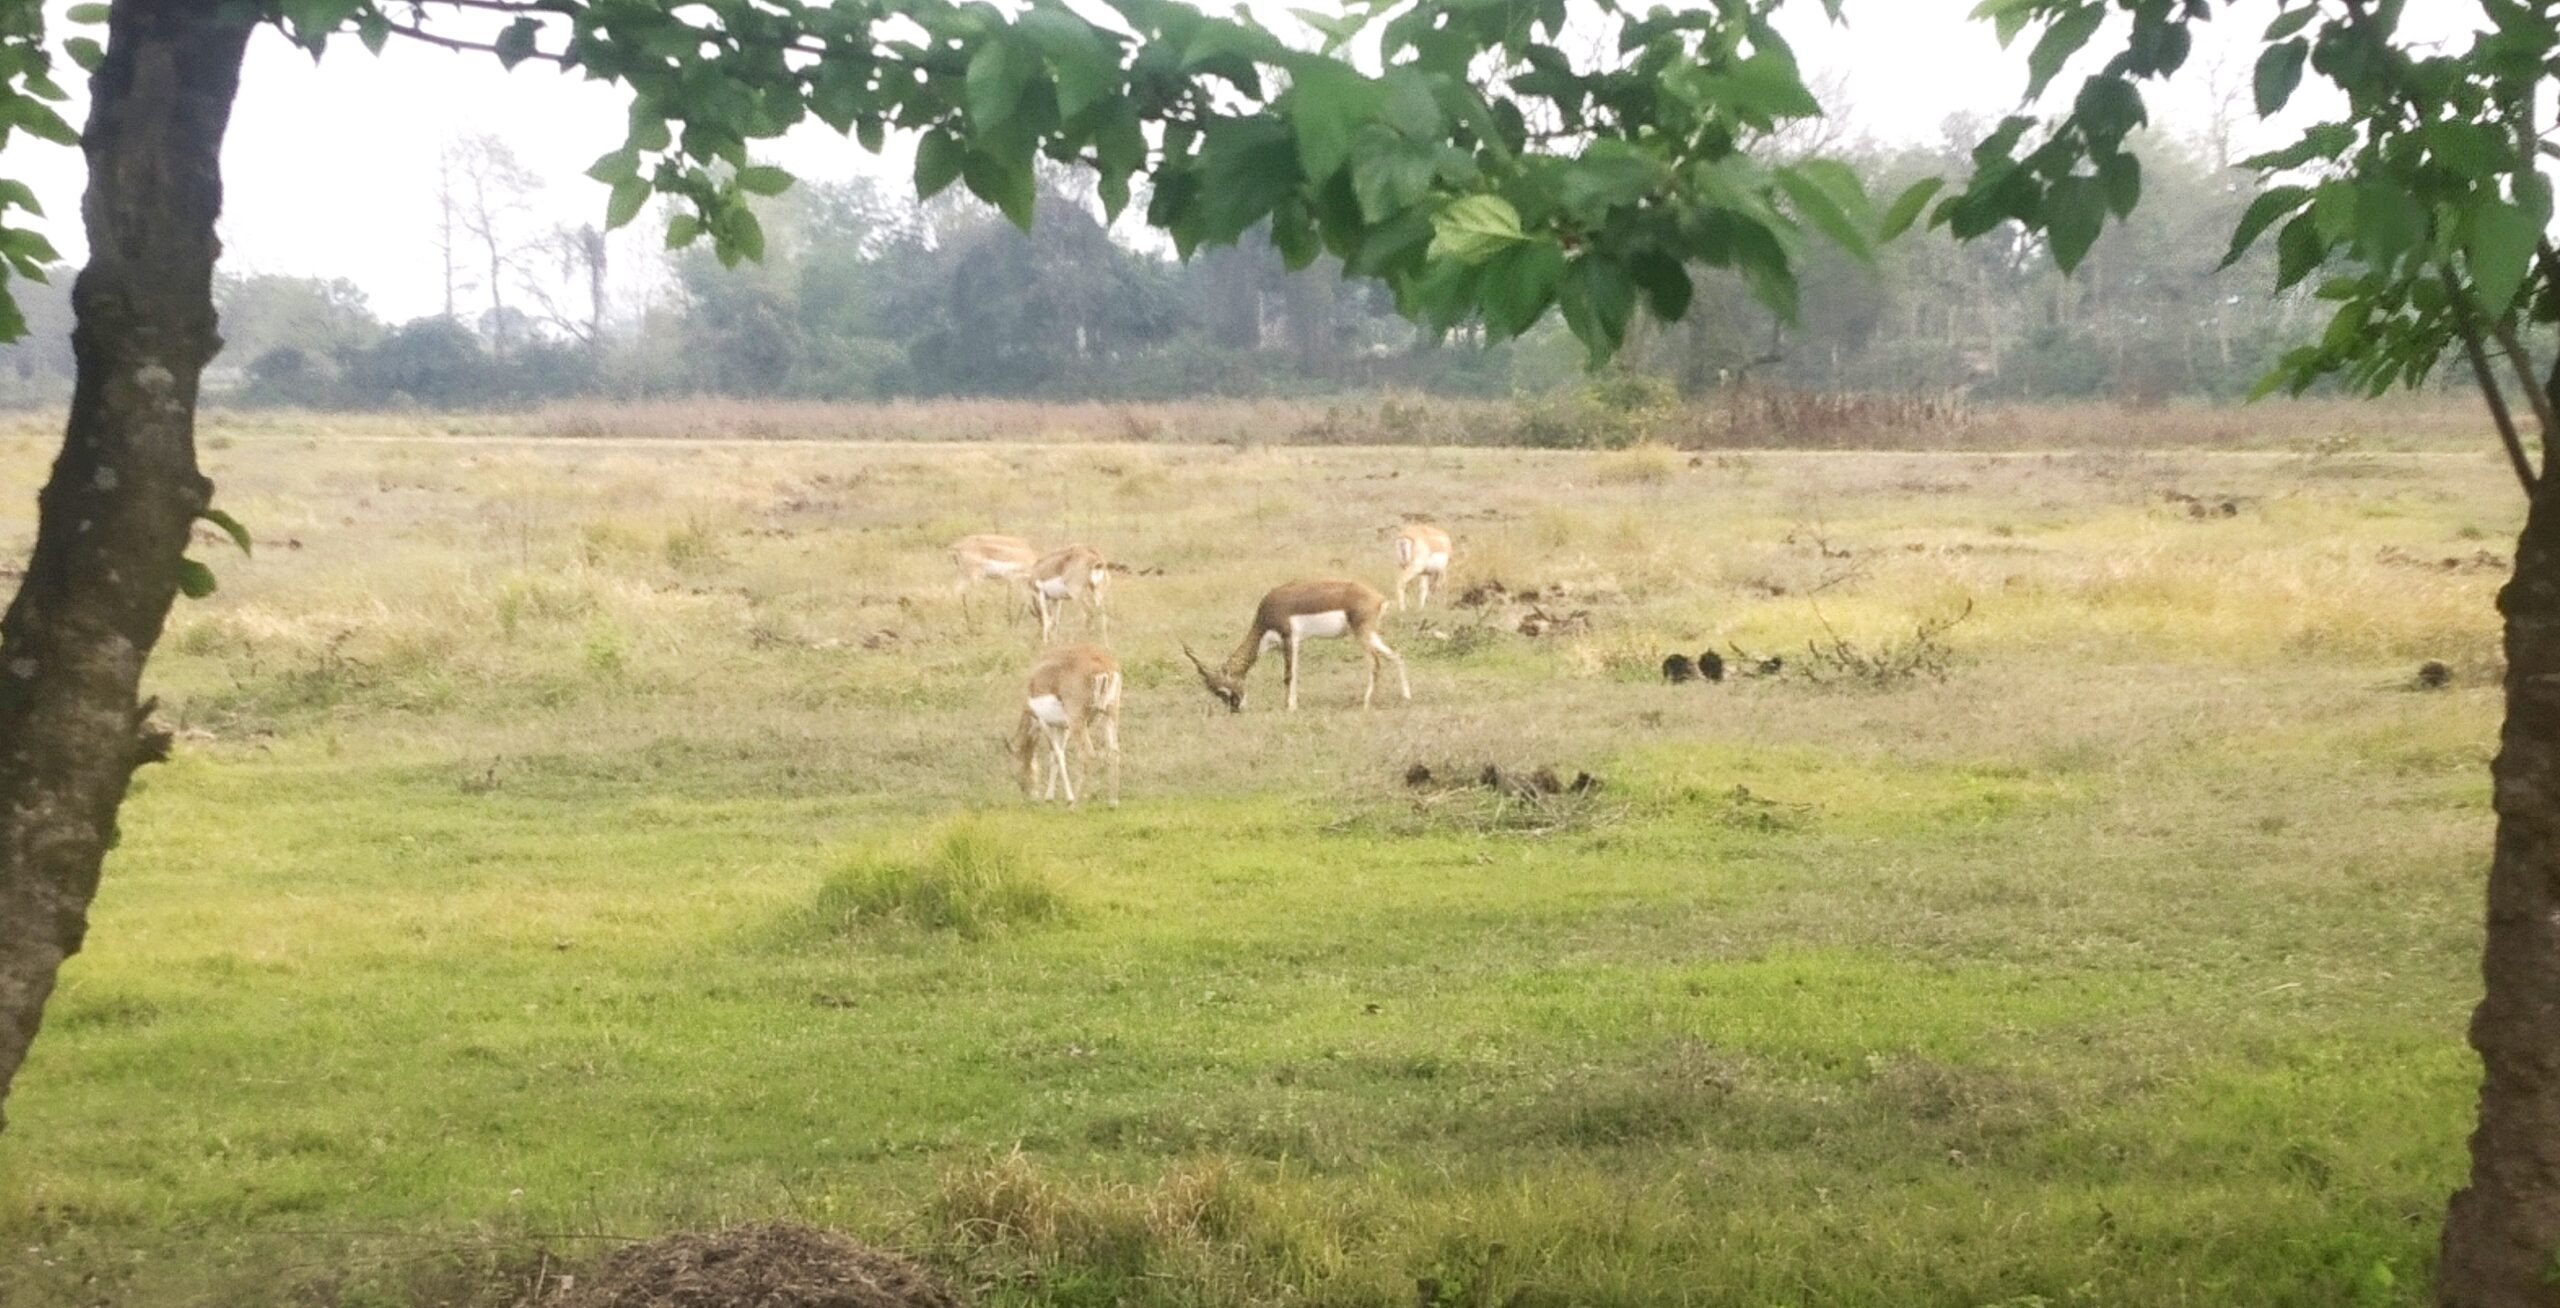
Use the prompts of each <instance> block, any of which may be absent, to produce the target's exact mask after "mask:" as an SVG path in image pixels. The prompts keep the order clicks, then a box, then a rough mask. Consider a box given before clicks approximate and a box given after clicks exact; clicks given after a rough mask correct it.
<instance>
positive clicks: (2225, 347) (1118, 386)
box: [0, 123, 2317, 409]
mask: <svg viewBox="0 0 2560 1308" xmlns="http://www.w3.org/2000/svg"><path fill="white" fill-rule="evenodd" d="M1975 135H1978V132H1976V131H1975V130H1974V128H1972V127H1971V126H1968V125H1967V124H1963V123H1950V124H1949V125H1948V130H1947V138H1948V139H1949V140H1950V141H1956V140H1969V139H1972V138H1973V137H1974V136H1975ZM1821 148H1822V149H1823V150H1824V152H1826V153H1829V154H1833V155H1835V156H1841V155H1846V156H1847V157H1850V158H1852V159H1853V160H1855V161H1857V162H1858V164H1859V165H1860V166H1861V167H1862V168H1863V170H1864V171H1865V172H1866V173H1867V175H1868V178H1869V181H1870V183H1871V189H1873V190H1875V191H1877V192H1878V193H1884V192H1885V191H1887V189H1888V188H1891V187H1894V186H1896V185H1898V184H1899V183H1902V182H1905V181H1908V180H1909V179H1911V178H1914V177H1917V176H1920V175H1923V174H1925V173H1927V172H1930V171H1939V172H1953V173H1960V172H1962V171H1963V169H1964V166H1965V164H1966V162H1967V161H1966V160H1965V159H1964V158H1963V157H1962V155H1961V154H1960V153H1959V152H1957V151H1956V150H1955V149H1954V148H1953V147H1952V146H1950V147H1948V148H1947V149H1945V150H1943V151H1929V150H1900V151H1886V150H1881V149H1867V150H1864V151H1859V150H1857V149H1855V148H1845V149H1844V147H1843V146H1842V145H1841V144H1840V143H1838V142H1824V143H1821ZM2227 155H2228V152H2227V150H2226V149H2224V148H2221V147H2220V146H2219V145H2218V144H2217V143H2215V142H2213V141H2211V140H2205V141H2192V140H2175V139H2170V138H2167V137H2157V136H2155V137H2153V138H2151V139H2150V140H2149V141H2148V142H2147V143H2146V144H2145V146H2144V148H2143V150H2142V157H2143V163H2144V177H2145V186H2144V200H2143V205H2142V208H2141V210H2140V211H2139V212H2138V213H2137V214H2136V216H2135V217H2134V219H2133V220H2132V221H2131V222H2129V223H2127V224H2125V225H2122V226H2110V227H2109V229H2108V230H2107V233H2106V236H2105V238H2104V239H2103V240H2101V241H2100V243H2099V245H2098V247H2097V249H2096V251H2095V253H2094V254H2093V255H2092V256H2091V258H2090V259H2089V260H2088V261H2087V262H2086V263H2085V264H2084V265H2083V266H2082V267H2081V268H2080V269H2079V271H2078V272H2077V273H2076V274H2075V275H2073V276H2070V277H2064V276H2063V275H2062V274H2060V273H2059V272H2058V271H2056V269H2055V268H2054V266H2053V263H2052V260H2051V259H2050V258H2049V257H2048V256H2047V254H2046V252H2045V251H2044V249H2043V248H2042V246H2041V245H2040V244H2039V243H2038V242H2035V241H2032V240H2029V239H2026V238H2025V237H2024V236H2023V235H2021V236H2018V237H2016V238H2014V239H2009V240H2002V239H1999V238H1998V236H1997V235H1996V234H1995V235H1994V236H1993V237H1990V238H1985V239H1982V240H1977V241H1973V242H1971V243H1967V244H1962V245H1959V244H1957V243H1956V242H1954V241H1952V240H1949V239H1947V238H1946V237H1944V236H1943V235H1942V234H1934V233H1926V232H1923V233H1919V234H1915V235H1914V236H1911V237H1908V238H1906V239H1904V240H1902V241H1900V242H1897V243H1896V244H1894V245H1893V246H1891V247H1890V248H1888V249H1887V250H1886V252H1885V253H1884V255H1883V258H1882V261H1881V262H1880V263H1879V264H1877V265H1874V266H1870V265H1867V264H1863V263H1861V262H1858V261H1856V260H1854V259H1852V258H1850V257H1848V256H1847V255H1845V254H1843V253H1840V252H1838V251H1836V250H1817V251H1815V252H1814V253H1813V255H1812V257H1811V258H1810V259H1809V261H1808V263H1809V266H1808V268H1807V271H1806V277H1805V284H1804V294H1803V298H1802V311H1801V314H1800V316H1799V319H1798V321H1796V322H1795V323H1792V324H1782V323H1779V322H1777V321H1776V320H1774V319H1773V318H1772V317H1771V315H1770V314H1769V313H1768V312H1767V311H1765V310H1763V309H1762V308H1760V307H1759V305H1758V304H1757V303H1756V302H1755V301H1754V300H1753V299H1752V297H1751V296H1750V295H1749V294H1748V293H1747V292H1746V291H1745V289H1744V288H1743V287H1742V285H1741V283H1740V282H1739V280H1738V279H1734V278H1732V277H1730V276H1725V275H1720V274H1715V273H1712V272H1708V271H1705V270H1700V272H1699V274H1698V277H1697V282H1698V285H1699V287H1700V300H1699V308H1698V309H1697V310H1695V311H1693V312H1692V313H1691V315H1690V317H1689V319H1688V321H1686V322H1684V323H1682V324H1681V325H1679V326H1678V327H1675V328H1671V329H1668V330H1655V331H1652V332H1649V333H1646V334H1644V335H1642V336H1640V338H1639V339H1638V340H1637V341H1636V342H1635V344H1634V347H1633V348H1632V349H1630V350H1629V351H1628V352H1627V354H1626V357H1625V359H1624V360H1623V361H1622V363H1621V364H1620V365H1619V366H1621V367H1624V368H1627V369H1631V370H1633V371H1634V372H1636V373H1638V374H1645V375H1649V376H1650V377H1651V378H1653V379H1658V384H1659V385H1660V386H1661V387H1662V389H1664V390H1666V391H1667V390H1669V389H1670V388H1672V387H1676V388H1677V389H1678V390H1679V391H1680V392H1681V393H1683V394H1688V395H1697V394H1701V393H1703V392H1706V391H1709V390H1712V389H1714V388H1717V387H1720V386H1726V385H1730V384H1733V383H1735V382H1737V381H1748V382H1757V383H1763V384H1769V385H1778V386H1787V387H1794V388H1800V389H1805V390H1818V391H1826V392H1858V393H1893V394H1906V395H1908V394H1949V393H1953V394H1963V395H1966V396H1969V397H1971V398H1976V399H1997V398H2078V397H2109V398H2116V399H2126V400H2135V401H2150V400H2158V399H2164V398H2168V397H2172V396H2201V397H2226V396H2233V395H2237V394H2239V393H2241V392H2243V391H2245V390H2246V389H2247V388H2248V386H2249V385H2250V384H2251V383H2252V382H2253V381H2255V380H2256V379H2257V378H2258V377H2259V376H2260V375H2261V374H2262V373H2263V372H2264V371H2265V370H2266V368H2267V366H2268V365H2269V364H2270V363H2271V362H2272V361H2273V360H2274V357H2275V355H2276V353H2277V352H2278V351H2279V350H2280V349H2281V348H2282V347H2283V346H2284V345H2285V344H2287V343H2292V342H2298V341H2299V339H2300V337H2301V335H2302V333H2303V331H2304V329H2305V324H2306V322H2307V321H2308V315H2309V314H2311V313H2312V312H2314V310H2315V308H2316V306H2315V305H2314V304H2313V303H2312V302H2311V301H2310V298H2309V295H2310V293H2309V291H2308V290H2301V291H2297V292H2294V293H2293V294H2290V295H2287V296H2281V297H2275V298H2270V297H2269V295H2268V294H2267V291H2266V288H2267V287H2268V286H2270V285H2272V284H2273V280H2274V279H2273V277H2272V276H2271V275H2270V272H2269V270H2268V269H2267V268H2265V267H2263V266H2260V265H2261V260H2260V259H2258V258H2254V257H2253V258H2252V259H2249V260H2246V261H2244V262H2243V263H2242V264H2240V265H2239V266H2236V267H2233V268H2230V269H2227V270H2226V269H2221V268H2220V267H2219V265H2220V263H2221V259H2222V254H2223V249H2222V234H2224V233H2228V232H2229V231H2230V230H2231V229H2232V227H2233V225H2234V222H2235V219H2236V217H2237V215H2238V214H2239V212H2240V211H2241V210H2242V209H2243V208H2245V207H2246V205H2247V204H2248V202H2249V200H2250V199H2251V198H2252V197H2253V195H2254V193H2255V192H2254V190H2253V189H2252V183H2251V182H2250V181H2249V180H2248V179H2247V177H2246V174H2245V173H2243V172H2241V171H2239V170H2236V169H2233V168H2232V167H2231V166H2230V163H2229V159H2228V157H2227ZM439 182H440V184H439V186H438V188H437V195H438V202H439V212H438V221H437V225H436V232H437V239H436V240H435V242H434V244H433V245H432V246H431V247H430V248H429V249H428V250H427V251H423V252H422V254H424V255H429V256H433V257H437V258H440V259H441V261H442V266H443V272H444V284H445V288H446V292H445V310H444V311H443V312H441V313H438V314H435V315H432V316H429V317H425V318H419V319H416V320H414V321H410V322H405V323H397V324H393V323H386V322H383V321H382V320H381V319H380V318H379V317H377V316H376V315H375V314H374V313H373V312H372V310H371V309H370V308H369V307H368V305H367V303H366V297H365V294H364V292H363V290H362V289H361V288H360V287H358V286H356V285H355V284H353V283H351V282H349V281H346V280H344V279H326V278H314V277H289V276H276V275H252V276H238V277H230V278H226V279H225V280H224V281H223V283H222V285H221V286H220V288H219V290H218V292H217V301H218V303H219V305H220V307H221V310H222V319H223V332H224V336H225V338H226V339H227V341H228V347H227V349H226V352H225V354H224V355H223V361H222V362H223V366H222V367H220V368H218V369H216V370H214V371H212V372H209V373H208V374H207V383H208V389H210V390H213V391H215V392H216V393H217V394H221V395H223V396H224V397H225V398H227V399H228V400H230V401H231V402H233V403H237V404H243V405H275V406H297V407H307V408H388V407H401V406H420V407H426V408H439V409H447V408H474V407H498V406H514V405H523V404H529V403H537V402H540V401H543V400H548V399H555V398H564V397H569V396H601V397H612V398H625V399H644V398H651V397H659V396H668V395H706V394H716V395H736V396H777V397H793V398H804V399H827V400H859V399H875V398H890V397H906V396H953V395H971V396H1021V397H1037V398H1057V399H1068V398H1074V399H1095V398H1102V399H1132V400H1136V399H1157V398H1177V397H1188V396H1198V395H1229V396H1251V395H1275V394H1276V395H1314V394H1329V393H1338V392H1348V391H1374V390H1379V389H1385V388H1403V389H1414V390H1423V391H1433V392H1440V393H1453V394H1477V395H1509V394H1536V393H1541V392H1544V391H1547V390H1550V389H1552V388H1554V387H1556V386H1557V385H1559V384H1560V383H1563V382H1566V381H1568V380H1571V379H1574V378H1576V377H1578V376H1579V372H1580V359H1581V352H1580V350H1579V348H1578V347H1576V346H1575V345H1574V344H1573V343H1572V341H1571V340H1570V338H1569V337H1567V336H1566V334H1565V333H1564V331H1563V329H1562V328H1561V326H1559V325H1557V324H1555V323H1554V322H1552V321H1550V322H1549V323H1547V324H1545V325H1544V326H1542V327H1541V328H1540V329H1539V330H1538V331H1536V332H1533V333H1532V334H1531V335H1530V336H1528V337H1526V338H1524V339H1522V340H1519V341H1516V342H1505V343H1501V344H1495V345H1487V344H1486V343H1484V341H1483V340H1482V336H1481V333H1480V332H1478V331H1474V330H1471V329H1468V328H1464V327H1462V328H1460V329H1458V330H1457V331H1454V332H1451V333H1447V334H1445V335H1443V334H1431V333H1425V332H1422V331H1419V330H1417V329H1416V328H1415V327H1413V326H1412V325H1411V324H1409V323H1407V322H1406V321H1405V320H1404V319H1402V318H1400V317H1398V316H1397V315H1396V313H1395V310H1394V305H1393V303H1392V298H1391V297H1390V296H1389V294H1388V293H1387V292H1386V290H1385V288H1383V287H1381V286H1378V285H1375V284H1372V283H1368V282H1363V281H1356V280H1355V281H1345V280H1343V279H1342V277H1341V275H1340V270H1339V268H1338V267H1337V266H1335V265H1333V264H1332V262H1331V261H1330V260H1319V261H1318V262H1317V263H1316V264H1315V265H1314V266H1312V267H1309V268H1307V269H1304V270H1301V271H1296V272H1292V271H1290V270H1288V269H1287V268H1285V267H1284V266H1283V264H1282V263H1281V261H1280V258H1279V256H1278V255H1277V254H1276V253H1274V252H1273V251H1272V250H1271V248H1270V247H1269V246H1268V245H1267V244H1265V243H1263V242H1259V241H1256V240H1253V239H1251V238H1250V237H1248V239H1247V240H1246V241H1245V242H1243V243H1242V244H1241V245H1240V246H1238V247H1236V248H1222V249H1214V250H1209V251H1204V252H1202V253H1200V254H1199V255H1197V256H1196V257H1194V258H1192V259H1191V260H1189V261H1187V262H1184V261H1178V260H1176V259H1174V258H1172V257H1171V255H1170V253H1169V252H1165V251H1160V250H1156V249H1151V248H1147V247H1145V246H1142V245H1139V244H1136V243H1133V242H1132V241H1130V240H1126V239H1122V237H1121V236H1120V235H1119V234H1118V233H1115V232H1113V231H1112V230H1109V229H1107V228H1106V227H1105V226H1104V224H1103V222H1102V221H1101V217H1100V214H1101V206H1100V205H1099V204H1098V203H1097V202H1096V201H1095V199H1094V198H1093V196H1092V194H1091V193H1090V191H1089V190H1087V189H1086V188H1085V187H1084V185H1083V184H1082V179H1080V178H1079V177H1078V176H1076V175H1075V174H1072V173H1068V172H1064V171H1059V172H1056V173H1052V174H1049V175H1046V176H1044V178H1043V180H1042V188H1043V192H1044V194H1043V196H1042V202H1041V204H1040V205H1039V209H1038V219H1037V221H1036V222H1035V223H1034V224H1033V226H1032V228H1031V230H1030V231H1029V232H1027V233H1026V232H1023V231H1021V230H1018V229H1016V228H1015V227H1013V226H1012V225H1011V224H1009V223H1007V222H1006V221H1004V220H1003V219H1002V218H1001V217H999V216H997V215H996V214H995V213H994V212H993V211H992V210H990V209H986V208H984V207H982V206H979V205H977V204H976V203H975V202H973V201H969V200H967V199H965V198H963V197H959V196H958V194H957V193H956V192H954V193H950V194H946V195H945V196H943V197H940V198H937V199H935V200H933V201H928V202H925V203H923V204H917V203H915V202H913V201H911V200H909V199H907V198H906V192H905V188H904V187H903V186H875V185H873V184H870V183H867V182H862V181H855V182H826V183H804V184H802V185H800V186H798V187H795V188H794V189H792V190H791V191H789V192H787V193H785V194H784V195H782V196H780V197H778V198H776V199H774V200H772V201H770V202H769V203H768V206H767V211H766V222H765V228H766V231H767V233H768V236H767V244H766V254H765V258H764V260H763V261H762V262H761V263H752V264H744V265H741V266H739V267H736V268H725V267H723V266H721V265H720V263H719V262H718V261H716V260H715V259H713V258H712V256H711V255H710V254H709V253H708V252H707V251H706V250H703V249H700V248H693V249H688V250H685V251H682V252H680V253H671V254H664V255H659V256H657V257H656V262H657V264H658V265H659V266H654V267H644V268H637V269H633V268H621V267H609V266H608V260H607V254H606V250H607V246H606V242H605V241H604V240H603V239H602V238H601V236H600V235H599V234H598V233H597V232H596V230H595V229H594V228H592V227H585V228H562V227H557V226H549V225H545V224H543V223H542V222H540V221H539V220H538V219H537V218H535V217H534V216H533V207H532V205H531V204H530V203H529V200H530V199H531V197H532V196H533V195H534V193H535V192H537V191H539V190H540V189H541V188H542V186H543V183H542V181H541V180H540V179H538V178H536V177H534V176H532V175H531V174H530V173H528V172H527V171H526V170H525V169H523V168H522V167H521V166H520V165H518V164H517V163H516V161H515V160H514V159H513V157H512V156H511V155H510V153H509V152H508V150H507V148H506V146H505V144H504V143H503V142H502V141H499V140H496V139H494V138H487V137H481V138H471V139H465V140H460V141H457V142H455V143H454V145H453V146H452V147H451V148H450V149H448V151H447V152H446V154H445V157H444V159H443V161H442V168H441V173H440V178H439ZM2313 280H2314V282H2316V280H2317V279H2313ZM67 281H68V279H67V278H58V279H57V280H56V283H55V285H54V286H53V287H52V288H50V290H49V293H48V290H47V288H30V290H31V291H33V292H35V293H33V294H30V295H29V296H28V297H27V298H28V300H29V303H28V304H27V310H28V316H29V319H30V322H31V323H32V325H33V327H34V331H33V332H32V334H31V335H30V337H29V338H28V339H27V340H26V341H25V342H22V343H21V344H19V345H16V346H14V347H10V348H9V349H7V351H6V359H7V362H8V365H9V366H8V367H6V368H5V369H0V400H6V399H15V400H17V401H18V402H21V403H34V402H44V401H48V400H53V399H58V398H59V397H60V396H61V395H62V394H64V393H66V392H67V390H68V387H69V374H70V351H69V346H68V340H67V336H68V325H69V311H68V306H67V304H65V303H64V299H63V297H64V293H65V290H66V287H67Z"/></svg>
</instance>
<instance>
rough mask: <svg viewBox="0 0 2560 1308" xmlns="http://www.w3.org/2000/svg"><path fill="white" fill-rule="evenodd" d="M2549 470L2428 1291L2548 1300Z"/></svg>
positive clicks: (2516, 654) (2497, 768)
mask: <svg viewBox="0 0 2560 1308" xmlns="http://www.w3.org/2000/svg"><path fill="white" fill-rule="evenodd" d="M2555 484H2556V483H2554V482H2552V481H2551V480H2550V479H2548V478H2546V479H2545V480H2544V482H2543V484H2542V486H2541V487H2540V488H2539V489H2538V490H2537V492H2536V494H2535V495H2534V497H2533V499H2534V502H2533V506H2532V508H2531V510H2530V511H2529V512H2528V514H2527V516H2526V521H2525V529H2524V534H2523V536H2522V538H2521V539H2520V540H2518V542H2517V544H2516V565H2515V575H2514V576H2513V577H2512V578H2511V579H2510V580H2509V581H2508V582H2507V585H2506V588H2505V589H2504V590H2502V591H2500V592H2499V594H2498V610H2499V612H2500V613H2502V614H2504V615H2505V617H2506V654H2507V684H2506V691H2507V718H2506V724H2505V726H2504V727H2503V728H2502V729H2501V731H2500V733H2499V747H2498V757H2497V761H2496V762H2495V763H2494V764H2492V765H2491V769H2490V772H2491V776H2492V777H2493V778H2494V780H2495V783H2496V789H2495V805H2496V808H2497V813H2498V835H2497V848H2496V853H2495V855H2494V857H2493V859H2492V861H2491V863H2490V866H2489V894H2488V900H2489V911H2488V940H2487V943H2486V945H2485V947H2484V948H2483V950H2482V955H2481V965H2480V966H2481V980H2482V982H2483V989H2482V995H2481V1000H2480V1006H2479V1007H2478V1008H2477V1009H2476V1010H2474V1011H2473V1013H2472V1017H2471V1045H2472V1048H2474V1049H2476V1050H2478V1051H2479V1053H2480V1064H2481V1072H2482V1076H2481V1083H2480V1118H2479V1126H2478V1128H2477V1129H2476V1130H2474V1131H2473V1132H2472V1135H2471V1184H2470V1185H2469V1186H2468V1187H2467V1188H2465V1189H2463V1190H2462V1191H2460V1192H2459V1193H2457V1194H2455V1195H2454V1197H2453V1202H2452V1204H2451V1206H2450V1208H2449V1209H2448V1210H2447V1212H2446V1214H2445V1226H2444V1245H2443V1256H2442V1259H2441V1263H2440V1267H2439V1270H2438V1273H2437V1302H2438V1303H2440V1304H2443V1305H2446V1308H2551V1305H2554V1304H2560V1281H2555V1280H2554V1279H2553V1276H2552V1273H2553V1269H2554V1265H2555V1264H2554V1255H2555V1252H2560V491H2555V490H2554V489H2553V486H2554V485H2555Z"/></svg>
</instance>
